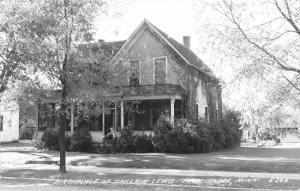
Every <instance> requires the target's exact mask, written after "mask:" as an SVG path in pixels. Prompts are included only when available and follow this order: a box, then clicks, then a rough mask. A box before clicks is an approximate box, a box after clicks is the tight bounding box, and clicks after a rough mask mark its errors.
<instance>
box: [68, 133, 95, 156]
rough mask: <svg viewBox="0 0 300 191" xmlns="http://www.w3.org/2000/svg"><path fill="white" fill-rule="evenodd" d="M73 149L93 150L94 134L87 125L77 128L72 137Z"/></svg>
mask: <svg viewBox="0 0 300 191" xmlns="http://www.w3.org/2000/svg"><path fill="white" fill-rule="evenodd" d="M70 147H71V150H72V151H79V152H91V151H93V144H92V136H91V134H90V132H89V129H88V128H86V127H81V128H77V129H76V130H75V131H74V133H73V136H72V138H71V146H70Z"/></svg>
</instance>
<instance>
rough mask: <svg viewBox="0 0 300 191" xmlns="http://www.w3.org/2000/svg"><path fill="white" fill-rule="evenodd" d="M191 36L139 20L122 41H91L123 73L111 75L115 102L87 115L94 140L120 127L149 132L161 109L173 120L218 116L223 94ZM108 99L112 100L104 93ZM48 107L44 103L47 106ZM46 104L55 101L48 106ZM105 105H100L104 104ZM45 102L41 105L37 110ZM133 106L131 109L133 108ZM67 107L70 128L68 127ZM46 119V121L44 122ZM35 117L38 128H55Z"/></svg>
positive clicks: (161, 111) (201, 119)
mask: <svg viewBox="0 0 300 191" xmlns="http://www.w3.org/2000/svg"><path fill="white" fill-rule="evenodd" d="M190 40H191V39H190V37H189V36H184V37H183V44H180V43H178V42H177V41H176V40H174V39H173V38H171V37H170V36H168V35H167V34H165V33H164V32H162V31H161V30H160V29H158V28H157V27H155V26H154V25H153V24H151V23H150V22H149V21H147V20H144V21H143V22H142V23H141V24H140V25H139V26H138V27H137V29H136V30H135V31H134V32H133V33H132V34H131V35H130V37H129V38H128V39H127V40H126V41H117V42H104V41H103V40H99V42H98V43H94V44H93V45H94V46H97V47H98V48H107V47H112V45H114V46H113V47H114V48H113V49H111V51H112V52H113V53H114V56H113V58H112V60H111V64H112V65H122V66H123V67H125V68H127V71H126V72H124V73H122V74H120V75H119V76H118V77H117V78H116V79H115V82H114V83H115V84H116V86H115V88H114V90H113V92H114V95H115V97H117V99H114V100H115V101H114V102H113V104H109V106H103V111H105V112H102V114H101V115H99V116H96V117H93V118H90V121H89V127H90V132H91V135H92V137H93V139H94V140H99V139H100V138H101V137H103V136H104V135H106V134H107V133H109V132H110V128H114V129H116V130H119V129H122V128H124V127H125V126H128V125H130V126H132V127H133V130H135V131H151V130H152V127H153V125H154V124H155V122H156V121H157V119H158V118H159V116H160V115H161V114H162V113H164V114H167V115H169V116H170V118H171V120H172V121H174V119H175V118H181V117H188V118H192V119H194V120H199V121H203V122H211V121H214V120H216V119H219V118H221V117H222V97H221V86H220V84H219V80H218V79H217V78H216V77H215V76H214V74H213V72H212V71H211V69H210V68H209V67H208V66H207V65H205V64H204V63H203V61H201V59H200V58H198V57H197V56H196V55H195V54H194V53H193V52H192V51H191V50H190ZM108 100H112V99H111V97H108ZM48 106H49V104H48ZM50 106H51V107H54V105H53V104H52V105H51V104H50ZM104 107H105V108H104ZM42 108H44V109H45V108H47V106H45V104H44V105H40V110H42ZM132 108H134V109H132ZM73 113H74V111H73V110H72V111H71V115H72V116H71V118H70V127H69V128H67V130H69V131H70V132H72V131H73V129H74V128H73V120H74V117H73ZM49 120H50V121H49ZM49 120H48V122H46V123H45V121H43V120H42V118H41V117H39V123H38V124H39V129H43V128H42V126H44V127H45V125H46V126H47V125H48V126H49V125H50V126H51V124H52V126H55V122H53V120H55V119H54V118H52V119H49Z"/></svg>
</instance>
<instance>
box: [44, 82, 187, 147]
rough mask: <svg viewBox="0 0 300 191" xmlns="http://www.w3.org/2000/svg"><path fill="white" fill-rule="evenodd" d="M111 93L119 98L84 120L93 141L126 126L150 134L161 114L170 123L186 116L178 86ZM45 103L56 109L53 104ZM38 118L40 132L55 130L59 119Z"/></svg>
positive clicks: (141, 87)
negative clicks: (48, 129) (169, 120)
mask: <svg viewBox="0 0 300 191" xmlns="http://www.w3.org/2000/svg"><path fill="white" fill-rule="evenodd" d="M120 92H121V93H120ZM113 93H114V94H115V95H118V97H113V98H111V100H110V101H108V100H107V99H106V100H104V101H101V102H102V106H101V108H102V109H101V112H100V113H99V114H97V115H93V116H90V117H89V118H88V120H87V121H86V122H87V124H88V128H89V130H90V134H91V136H92V139H93V141H95V142H98V141H99V140H101V139H102V138H103V137H104V136H105V135H107V134H108V133H110V132H111V131H112V130H114V131H120V130H121V129H123V128H124V127H127V126H130V127H131V128H132V129H133V130H134V132H135V133H139V132H144V133H151V131H152V129H153V125H155V123H156V121H157V119H158V118H159V116H160V115H161V114H165V115H169V116H170V118H171V120H172V121H174V119H175V118H180V117H184V116H185V102H184V95H185V94H184V90H183V89H182V88H181V87H180V86H178V85H170V84H163V85H138V86H118V87H115V89H114V92H113ZM47 104H48V107H49V106H50V108H52V110H55V109H54V108H55V107H56V106H55V103H47ZM76 108H77V107H76V106H75V105H73V106H71V107H70V112H69V113H70V115H69V116H70V117H69V118H68V126H67V127H66V134H67V135H72V134H73V132H74V129H75V124H74V123H75V118H76V115H77V111H76ZM38 110H39V111H45V106H43V108H41V105H40V106H39V108H38ZM50 110H51V109H50ZM39 113H40V112H39ZM44 113H45V112H44ZM38 116H39V117H38V126H39V130H45V128H47V127H53V128H55V127H58V117H57V116H55V114H54V113H52V114H50V115H48V116H47V117H46V118H43V117H41V115H38Z"/></svg>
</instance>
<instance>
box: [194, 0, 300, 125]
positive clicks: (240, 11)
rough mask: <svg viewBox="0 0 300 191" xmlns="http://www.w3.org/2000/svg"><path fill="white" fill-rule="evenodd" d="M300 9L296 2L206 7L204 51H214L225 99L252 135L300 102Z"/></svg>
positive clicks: (226, 0) (228, 3)
mask: <svg viewBox="0 0 300 191" xmlns="http://www.w3.org/2000/svg"><path fill="white" fill-rule="evenodd" d="M299 8H300V4H299V2H298V1H294V0H291V1H287V0H273V1H264V2H261V1H243V0H240V1H230V0H222V1H214V2H209V3H207V4H206V5H204V6H203V5H202V9H201V10H202V12H203V14H202V15H201V17H205V15H206V14H207V15H209V16H206V17H205V18H208V20H209V21H208V22H207V23H205V24H203V25H201V27H202V28H200V27H199V30H201V32H202V33H204V35H203V36H204V37H203V38H201V39H204V40H203V41H204V42H202V44H204V45H205V47H203V49H202V50H204V51H206V53H208V52H209V51H207V50H205V49H208V48H207V47H208V46H210V47H211V49H213V51H212V52H210V54H212V55H213V56H215V57H218V60H215V61H216V62H219V64H215V67H216V70H217V71H219V73H218V75H219V76H221V78H222V79H224V80H225V82H226V87H225V89H224V90H225V91H224V95H225V99H224V100H225V102H226V103H227V104H229V105H230V106H233V107H234V108H236V109H238V110H240V111H242V118H243V119H244V122H245V123H248V125H249V124H250V126H251V127H253V130H255V128H262V129H263V128H265V127H266V126H269V124H270V122H271V121H272V120H274V119H275V118H277V119H278V115H277V114H276V113H278V111H279V110H281V108H282V105H283V104H289V105H294V106H295V105H296V104H298V103H299V93H300V92H299V87H298V86H299V69H300V65H299V59H300V57H299V55H298V50H299V45H300V44H299V14H298V12H299ZM208 12H210V14H208ZM212 13H213V17H212V18H209V17H211V15H212ZM198 18H199V17H198ZM203 20H204V19H203ZM209 22H210V23H209ZM204 27H205V28H204ZM216 55H217V56H216ZM282 119H284V115H283V116H282ZM254 123H255V124H254Z"/></svg>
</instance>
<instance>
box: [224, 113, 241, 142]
mask: <svg viewBox="0 0 300 191" xmlns="http://www.w3.org/2000/svg"><path fill="white" fill-rule="evenodd" d="M222 124H223V129H224V131H225V148H232V147H236V146H239V145H240V143H241V139H242V130H241V125H240V114H239V113H237V112H235V111H233V110H229V111H226V112H225V115H224V118H223V120H222Z"/></svg>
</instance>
